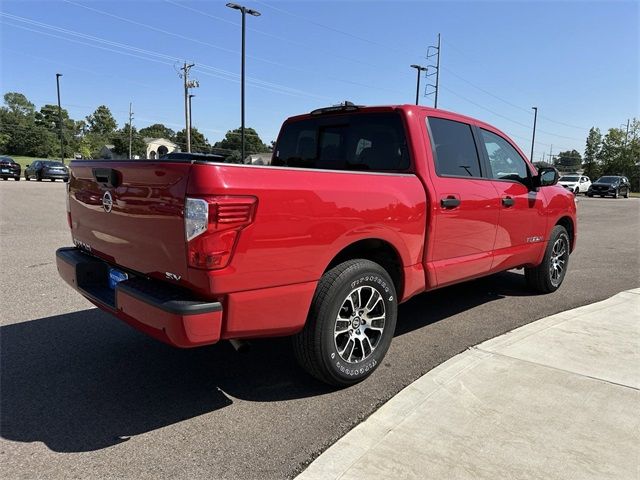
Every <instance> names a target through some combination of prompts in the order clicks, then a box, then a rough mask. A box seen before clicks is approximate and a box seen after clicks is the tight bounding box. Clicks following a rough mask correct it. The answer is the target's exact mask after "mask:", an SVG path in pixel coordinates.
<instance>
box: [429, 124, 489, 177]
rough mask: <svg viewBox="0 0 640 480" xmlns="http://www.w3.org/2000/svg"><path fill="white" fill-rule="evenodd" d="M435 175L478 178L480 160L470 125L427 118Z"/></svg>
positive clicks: (479, 174)
mask: <svg viewBox="0 0 640 480" xmlns="http://www.w3.org/2000/svg"><path fill="white" fill-rule="evenodd" d="M428 121H429V129H430V131H431V142H432V144H433V150H434V155H435V166H436V173H437V174H438V175H439V176H441V177H442V176H445V177H480V176H481V173H480V160H479V158H478V150H477V149H476V142H475V140H474V139H473V132H472V130H471V125H469V124H467V123H461V122H455V121H453V120H446V119H444V118H435V117H431V118H429V120H428Z"/></svg>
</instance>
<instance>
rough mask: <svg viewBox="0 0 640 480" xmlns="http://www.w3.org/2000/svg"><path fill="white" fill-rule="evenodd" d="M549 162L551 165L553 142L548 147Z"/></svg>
mask: <svg viewBox="0 0 640 480" xmlns="http://www.w3.org/2000/svg"><path fill="white" fill-rule="evenodd" d="M549 163H550V164H551V165H553V144H551V147H550V148H549Z"/></svg>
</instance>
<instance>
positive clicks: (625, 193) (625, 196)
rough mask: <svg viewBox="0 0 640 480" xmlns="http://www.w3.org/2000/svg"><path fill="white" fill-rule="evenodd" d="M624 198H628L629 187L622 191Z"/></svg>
mask: <svg viewBox="0 0 640 480" xmlns="http://www.w3.org/2000/svg"><path fill="white" fill-rule="evenodd" d="M624 198H629V189H628V188H627V189H626V190H625V192H624Z"/></svg>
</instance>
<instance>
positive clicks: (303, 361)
mask: <svg viewBox="0 0 640 480" xmlns="http://www.w3.org/2000/svg"><path fill="white" fill-rule="evenodd" d="M360 268H367V269H371V270H374V271H375V270H382V271H383V272H385V273H386V271H385V270H384V269H383V268H382V267H381V266H380V265H378V264H377V263H375V262H372V261H370V260H365V259H354V260H348V261H346V262H344V263H341V264H339V265H337V266H335V267H334V268H332V269H331V270H329V271H328V272H326V273H325V274H324V275H323V276H322V278H321V279H320V281H319V282H318V287H317V289H316V293H315V295H314V297H313V301H312V303H311V308H310V309H309V315H308V317H307V322H306V324H305V327H304V328H303V329H302V331H301V332H299V333H298V334H296V335H294V336H293V337H292V344H293V353H294V355H295V357H296V360H297V361H298V363H299V364H300V366H302V368H304V369H305V370H306V371H307V372H308V373H309V374H311V375H312V376H314V377H315V378H317V379H318V380H320V381H322V382H325V383H328V384H331V385H336V386H345V385H350V383H346V382H340V381H338V380H336V379H335V378H334V377H333V376H331V375H330V374H329V373H328V372H327V371H326V369H325V368H324V364H323V361H322V358H321V341H322V336H321V328H322V325H321V324H320V323H319V322H317V321H316V320H315V319H317V318H321V317H322V316H323V314H324V311H325V310H326V309H328V308H331V307H332V305H331V304H330V302H328V301H326V298H327V296H328V295H329V294H330V291H331V289H332V288H333V287H334V286H336V285H338V286H339V282H340V277H342V276H348V275H349V273H350V271H351V270H353V269H360Z"/></svg>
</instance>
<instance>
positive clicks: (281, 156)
mask: <svg viewBox="0 0 640 480" xmlns="http://www.w3.org/2000/svg"><path fill="white" fill-rule="evenodd" d="M272 165H274V166H287V167H301V168H318V169H329V170H363V171H378V172H402V171H406V170H408V169H409V167H410V165H411V162H410V159H409V152H408V148H407V139H406V135H405V131H404V126H403V124H402V119H401V118H400V115H398V114H396V113H362V114H354V115H333V116H321V117H318V118H310V119H306V120H300V121H296V122H290V123H285V124H284V126H283V127H282V132H281V133H280V138H279V139H278V144H277V146H276V151H275V154H274V156H273V161H272Z"/></svg>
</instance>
